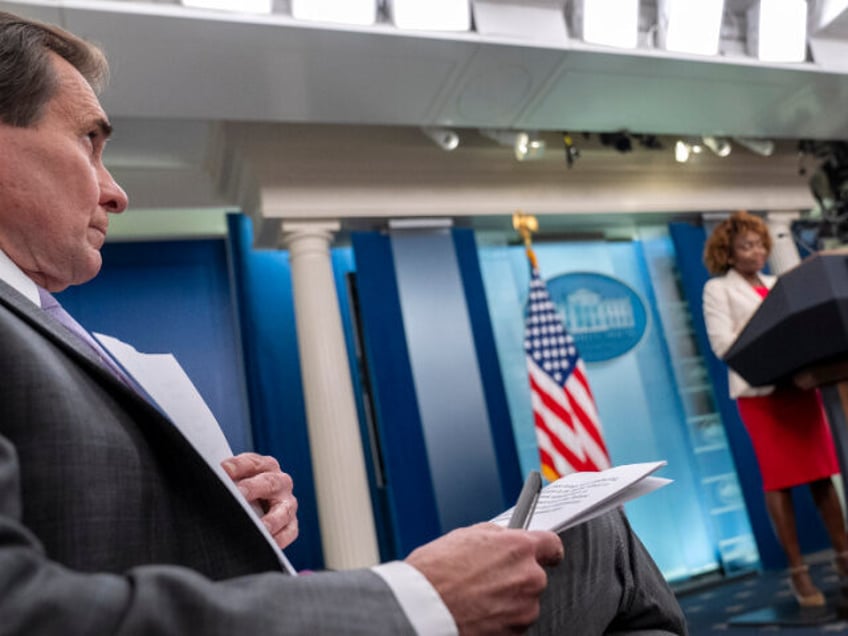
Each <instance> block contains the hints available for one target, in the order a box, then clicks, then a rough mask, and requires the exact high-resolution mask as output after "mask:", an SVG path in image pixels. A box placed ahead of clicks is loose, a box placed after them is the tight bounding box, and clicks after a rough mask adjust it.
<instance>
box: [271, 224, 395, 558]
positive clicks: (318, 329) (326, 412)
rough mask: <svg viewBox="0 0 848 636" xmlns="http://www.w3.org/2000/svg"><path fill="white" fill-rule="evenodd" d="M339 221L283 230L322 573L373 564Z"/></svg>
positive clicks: (373, 541)
mask: <svg viewBox="0 0 848 636" xmlns="http://www.w3.org/2000/svg"><path fill="white" fill-rule="evenodd" d="M338 230H339V224H338V222H303V223H284V224H283V228H282V231H283V243H284V246H285V247H287V248H288V250H289V258H290V260H291V271H292V282H293V288H294V308H295V319H296V321H297V341H298V349H299V351H300V367H301V375H302V377H303V391H304V397H305V400H306V417H307V422H308V424H307V425H308V428H309V445H310V449H311V454H312V467H313V471H314V477H315V490H316V496H317V498H318V517H319V520H320V523H321V542H322V546H323V548H324V558H325V561H326V565H327V567H328V568H332V569H335V570H344V569H350V568H358V567H367V566H370V565H374V564H375V563H377V562H378V561H379V552H378V549H377V535H376V532H375V529H374V515H373V513H372V509H371V497H370V494H369V491H368V480H367V477H366V471H365V458H364V454H363V451H362V441H361V437H360V434H359V422H358V418H357V413H356V403H355V401H354V397H353V385H352V383H351V379H350V373H349V365H348V357H347V349H346V348H345V340H344V334H343V331H342V321H341V315H340V313H339V304H338V299H337V297H336V288H335V282H334V280H333V268H332V264H331V260H330V242H331V240H332V237H333V233H334V232H337V231H338Z"/></svg>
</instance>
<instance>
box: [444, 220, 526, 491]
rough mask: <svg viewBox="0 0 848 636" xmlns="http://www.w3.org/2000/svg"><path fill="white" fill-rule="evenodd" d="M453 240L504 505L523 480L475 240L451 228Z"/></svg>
mask: <svg viewBox="0 0 848 636" xmlns="http://www.w3.org/2000/svg"><path fill="white" fill-rule="evenodd" d="M453 240H454V244H455V246H456V257H457V261H458V263H459V268H460V275H461V276H462V282H463V288H464V289H465V299H466V302H467V303H468V314H469V319H470V321H471V332H472V335H473V337H474V346H475V348H476V350H477V363H478V366H479V368H480V377H481V379H482V381H483V390H484V391H485V394H486V406H487V408H488V414H489V424H490V426H491V430H492V439H493V441H494V444H495V453H496V454H497V458H498V466H499V467H500V477H501V488H502V491H503V501H504V507H509V506H511V505H512V502H513V501H514V500H515V498H516V497H518V493H519V492H520V491H521V486H522V483H523V479H522V476H521V467H520V465H519V463H518V452H517V450H516V447H515V437H514V435H513V430H512V418H511V417H510V414H509V404H508V403H507V400H506V391H505V390H504V380H503V374H501V367H500V364H499V361H498V350H497V345H496V343H495V335H494V329H493V326H492V320H491V317H490V316H489V305H488V302H487V301H486V289H485V287H484V285H483V274H482V272H481V270H480V258H479V255H478V251H477V242H476V241H475V239H474V232H473V231H472V230H453Z"/></svg>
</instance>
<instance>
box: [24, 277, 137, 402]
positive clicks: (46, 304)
mask: <svg viewBox="0 0 848 636" xmlns="http://www.w3.org/2000/svg"><path fill="white" fill-rule="evenodd" d="M38 296H39V297H40V298H41V308H42V309H43V310H44V311H45V312H47V313H48V314H50V315H51V316H53V318H55V319H56V320H58V321H59V322H60V323H62V326H64V327H65V328H66V329H67V330H68V331H70V332H71V333H73V334H74V335H75V336H77V338H79V339H80V340H81V341H82V342H84V343H85V344H86V345H87V346H88V348H89V349H91V350H92V351H93V352H94V353H95V355H97V357H98V358H99V359H100V361H101V362H102V363H103V364H104V365H106V367H108V369H109V370H110V371H111V372H112V373H113V374H114V375H115V376H117V378H118V379H119V380H121V382H123V383H124V384H126V385H127V386H129V387H130V388H132V389H133V390H135V391H138V388H137V387H136V384H135V382H134V381H133V380H132V379H130V378H129V377H127V375H126V373H124V371H123V369H121V368H120V367H119V366H118V364H117V363H116V362H115V361H114V360H113V359H112V356H110V355H109V354H108V353H107V352H106V350H105V349H104V348H103V347H101V346H100V343H98V342H97V341H96V340H95V339H94V338H93V337H92V336H91V334H90V333H88V331H86V329H85V327H83V326H82V325H81V324H79V323H78V322H77V321H76V320H74V318H73V316H71V314H69V313H68V312H67V311H65V309H64V308H63V307H62V305H60V304H59V301H58V300H56V299H55V298H54V297H53V295H52V294H51V293H50V292H48V291H47V290H46V289H43V288H41V287H39V288H38Z"/></svg>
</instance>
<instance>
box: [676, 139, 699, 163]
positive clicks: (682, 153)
mask: <svg viewBox="0 0 848 636" xmlns="http://www.w3.org/2000/svg"><path fill="white" fill-rule="evenodd" d="M703 151H704V147H703V146H702V145H701V144H700V143H699V142H698V141H696V140H692V139H689V140H686V139H678V140H677V143H675V144H674V160H675V161H677V162H678V163H686V162H687V161H689V159H690V158H691V157H692V155H699V154H701V153H702V152H703Z"/></svg>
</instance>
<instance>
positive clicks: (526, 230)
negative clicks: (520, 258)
mask: <svg viewBox="0 0 848 636" xmlns="http://www.w3.org/2000/svg"><path fill="white" fill-rule="evenodd" d="M512 227H513V228H514V229H515V231H516V232H518V233H519V234H520V235H521V238H522V239H523V241H524V251H525V252H526V253H527V258H528V259H529V260H530V266H531V267H533V269H536V268H537V267H538V264H537V263H536V254H535V253H534V252H533V232H538V231H539V220H538V219H537V218H536V217H535V216H533V215H532V214H524V212H522V211H521V210H518V211H517V212H516V213H515V214H513V215H512Z"/></svg>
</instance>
